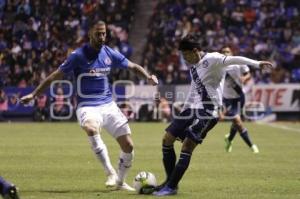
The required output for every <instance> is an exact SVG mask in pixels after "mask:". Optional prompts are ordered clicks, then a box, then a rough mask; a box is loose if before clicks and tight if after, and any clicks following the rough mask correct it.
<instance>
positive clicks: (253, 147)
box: [233, 115, 259, 153]
mask: <svg viewBox="0 0 300 199" xmlns="http://www.w3.org/2000/svg"><path fill="white" fill-rule="evenodd" d="M233 123H234V124H235V126H236V128H237V130H238V132H239V133H240V136H241V138H242V139H243V140H244V142H245V143H246V144H247V145H248V146H249V147H250V148H251V150H252V152H253V153H259V150H258V147H257V146H256V145H255V144H253V143H252V141H251V139H250V137H249V134H248V130H247V128H246V127H244V125H243V122H242V119H241V117H240V116H239V115H237V116H236V117H235V118H234V119H233Z"/></svg>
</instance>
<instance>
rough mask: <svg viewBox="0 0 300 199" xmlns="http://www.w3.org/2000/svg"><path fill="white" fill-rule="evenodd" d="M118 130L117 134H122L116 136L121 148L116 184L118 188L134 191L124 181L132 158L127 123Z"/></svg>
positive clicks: (131, 143) (131, 142) (132, 153)
mask: <svg viewBox="0 0 300 199" xmlns="http://www.w3.org/2000/svg"><path fill="white" fill-rule="evenodd" d="M119 130H121V131H120V133H118V134H123V135H121V136H119V137H117V138H116V139H117V142H118V143H119V145H120V148H121V152H120V157H119V165H118V180H117V185H118V188H119V189H124V190H128V191H134V189H133V188H132V187H130V186H129V185H127V184H126V183H125V179H126V176H127V174H128V172H129V170H130V168H131V165H132V162H133V158H134V150H133V141H132V139H131V136H130V134H128V133H129V132H130V129H129V125H128V124H125V125H124V127H121V129H119Z"/></svg>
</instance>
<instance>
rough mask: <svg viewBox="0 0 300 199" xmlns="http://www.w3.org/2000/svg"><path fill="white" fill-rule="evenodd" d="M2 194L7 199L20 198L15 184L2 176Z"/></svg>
mask: <svg viewBox="0 0 300 199" xmlns="http://www.w3.org/2000/svg"><path fill="white" fill-rule="evenodd" d="M0 194H1V196H3V198H5V199H19V198H20V197H19V195H18V191H17V188H16V186H15V185H13V184H11V183H9V182H7V181H6V180H4V179H3V178H2V177H1V176H0Z"/></svg>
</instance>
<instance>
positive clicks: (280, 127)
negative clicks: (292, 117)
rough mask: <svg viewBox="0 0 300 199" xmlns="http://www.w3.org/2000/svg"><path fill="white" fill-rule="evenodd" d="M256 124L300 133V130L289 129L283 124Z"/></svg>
mask: <svg viewBox="0 0 300 199" xmlns="http://www.w3.org/2000/svg"><path fill="white" fill-rule="evenodd" d="M256 123H257V124H259V125H265V126H270V127H273V128H277V129H283V130H288V131H294V132H298V133H300V129H296V128H291V127H288V126H286V125H282V124H274V123H266V122H256Z"/></svg>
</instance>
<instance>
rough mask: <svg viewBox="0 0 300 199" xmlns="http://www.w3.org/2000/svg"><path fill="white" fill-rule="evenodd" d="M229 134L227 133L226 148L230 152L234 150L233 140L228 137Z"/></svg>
mask: <svg viewBox="0 0 300 199" xmlns="http://www.w3.org/2000/svg"><path fill="white" fill-rule="evenodd" d="M228 137H229V134H226V135H225V150H226V151H227V152H228V153H230V152H231V151H232V141H229V139H228Z"/></svg>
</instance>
